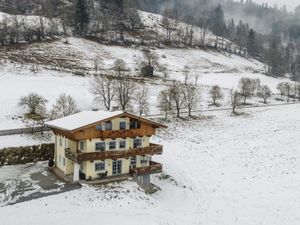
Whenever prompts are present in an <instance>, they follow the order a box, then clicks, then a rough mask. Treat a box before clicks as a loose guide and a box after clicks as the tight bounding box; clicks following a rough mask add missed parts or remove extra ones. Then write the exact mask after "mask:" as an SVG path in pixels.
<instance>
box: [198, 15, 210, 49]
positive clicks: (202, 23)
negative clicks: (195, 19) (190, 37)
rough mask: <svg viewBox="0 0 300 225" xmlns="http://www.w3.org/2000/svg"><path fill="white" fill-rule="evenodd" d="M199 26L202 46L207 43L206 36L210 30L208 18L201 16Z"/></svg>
mask: <svg viewBox="0 0 300 225" xmlns="http://www.w3.org/2000/svg"><path fill="white" fill-rule="evenodd" d="M199 26H200V28H201V33H200V44H201V46H202V47H204V45H205V38H206V34H207V30H208V21H207V19H206V18H201V19H200V23H199Z"/></svg>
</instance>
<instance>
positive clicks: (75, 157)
mask: <svg viewBox="0 0 300 225" xmlns="http://www.w3.org/2000/svg"><path fill="white" fill-rule="evenodd" d="M162 152H163V146H162V145H156V144H150V146H148V147H144V148H131V149H127V150H116V151H104V152H89V153H77V154H75V153H73V152H71V151H70V149H65V157H66V158H68V159H70V160H72V161H74V162H82V161H95V160H105V159H112V160H116V159H122V158H129V157H133V156H137V155H161V154H162Z"/></svg>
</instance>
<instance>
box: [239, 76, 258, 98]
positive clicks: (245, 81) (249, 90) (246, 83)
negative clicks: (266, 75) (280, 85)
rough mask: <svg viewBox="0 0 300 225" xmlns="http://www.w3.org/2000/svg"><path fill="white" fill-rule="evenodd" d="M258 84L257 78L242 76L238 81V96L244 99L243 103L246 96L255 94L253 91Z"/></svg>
mask: <svg viewBox="0 0 300 225" xmlns="http://www.w3.org/2000/svg"><path fill="white" fill-rule="evenodd" d="M259 86H260V80H259V79H250V78H247V77H243V78H242V79H240V81H239V93H240V96H241V97H243V99H244V104H246V100H247V98H250V97H251V96H252V95H254V94H255V91H256V90H257V89H258V88H259Z"/></svg>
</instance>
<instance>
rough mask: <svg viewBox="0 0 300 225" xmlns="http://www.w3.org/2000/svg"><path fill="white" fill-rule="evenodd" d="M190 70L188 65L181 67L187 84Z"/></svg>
mask: <svg viewBox="0 0 300 225" xmlns="http://www.w3.org/2000/svg"><path fill="white" fill-rule="evenodd" d="M190 72H191V68H190V67H189V66H188V65H185V66H184V68H183V73H184V84H185V85H187V83H188V80H189V75H190Z"/></svg>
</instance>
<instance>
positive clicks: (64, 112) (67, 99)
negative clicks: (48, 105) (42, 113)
mask: <svg viewBox="0 0 300 225" xmlns="http://www.w3.org/2000/svg"><path fill="white" fill-rule="evenodd" d="M77 112H79V109H78V107H77V104H76V101H75V99H74V98H73V97H72V96H71V95H66V94H61V95H59V97H58V98H57V100H56V104H55V105H53V108H52V110H51V112H50V117H51V119H58V118H62V117H66V116H69V115H72V114H75V113H77Z"/></svg>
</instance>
